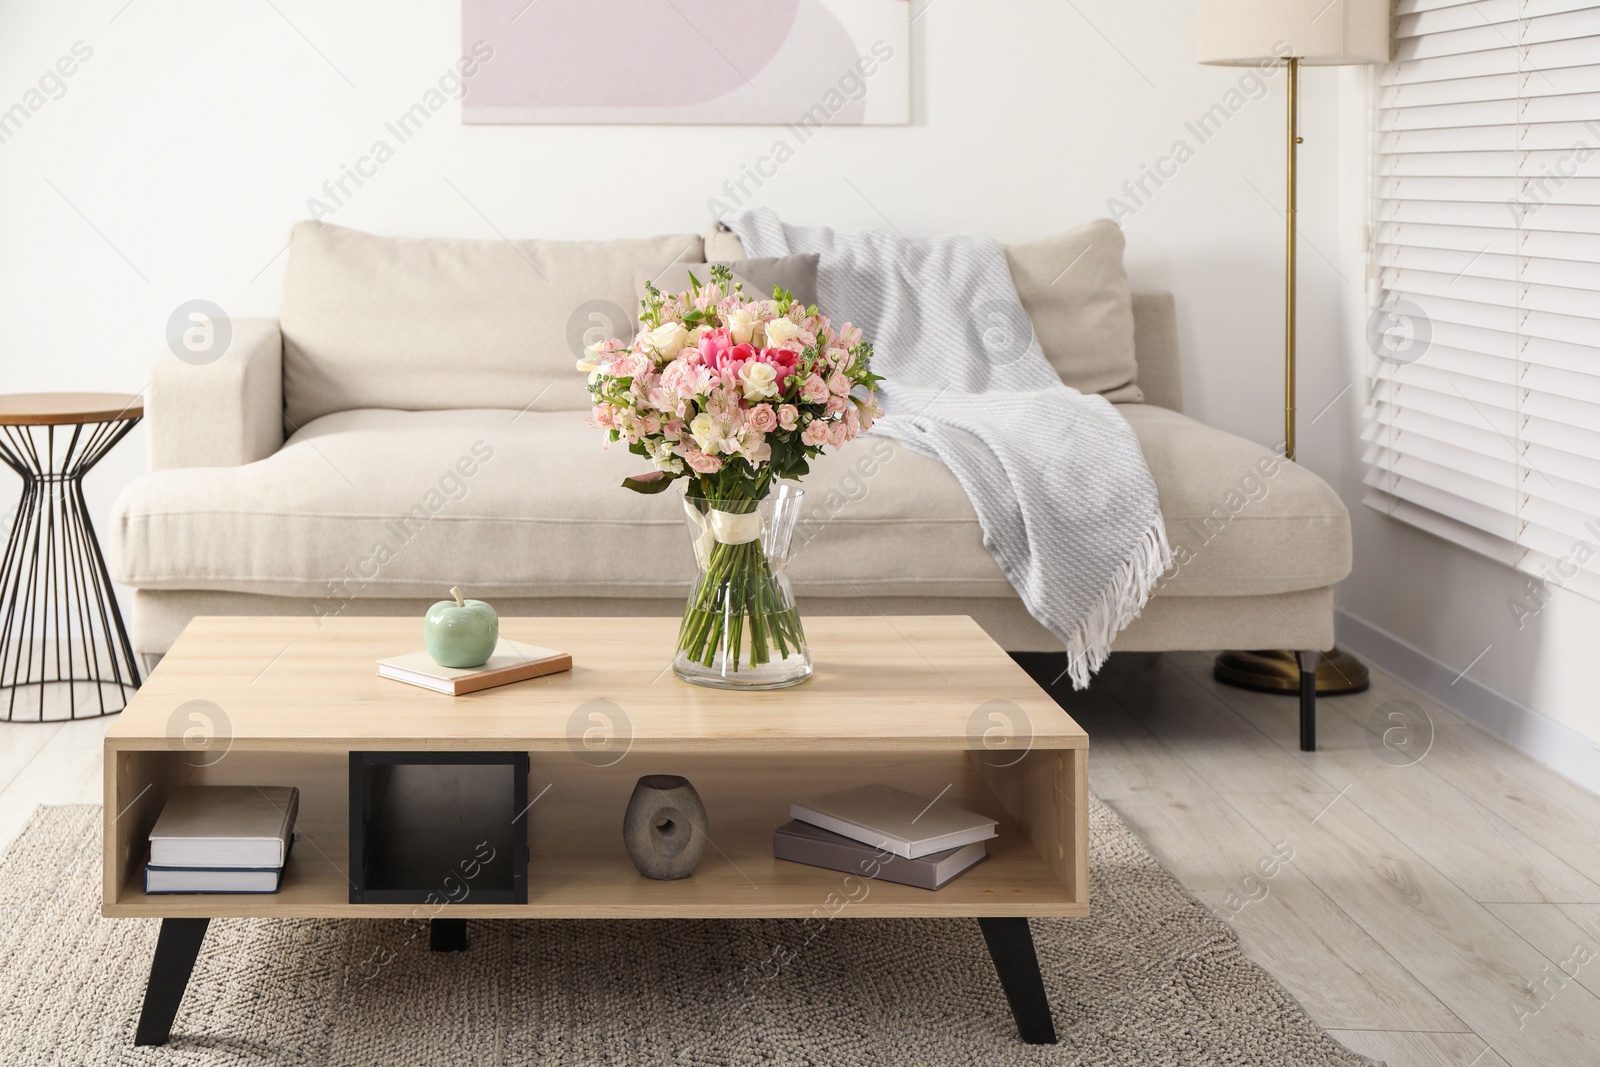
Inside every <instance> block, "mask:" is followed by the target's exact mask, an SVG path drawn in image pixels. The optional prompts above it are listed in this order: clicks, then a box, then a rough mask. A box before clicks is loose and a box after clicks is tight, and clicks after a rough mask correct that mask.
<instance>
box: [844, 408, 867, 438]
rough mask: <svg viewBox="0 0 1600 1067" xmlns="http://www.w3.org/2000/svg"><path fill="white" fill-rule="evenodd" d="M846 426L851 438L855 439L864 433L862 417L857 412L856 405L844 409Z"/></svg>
mask: <svg viewBox="0 0 1600 1067" xmlns="http://www.w3.org/2000/svg"><path fill="white" fill-rule="evenodd" d="M844 425H845V429H846V430H848V431H849V436H850V437H851V438H854V437H855V436H856V435H857V434H859V433H860V432H861V431H862V429H863V427H862V425H861V416H860V415H859V414H858V413H857V412H856V409H855V406H854V405H851V406H850V407H847V408H845V409H844Z"/></svg>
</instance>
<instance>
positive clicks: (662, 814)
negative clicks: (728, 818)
mask: <svg viewBox="0 0 1600 1067" xmlns="http://www.w3.org/2000/svg"><path fill="white" fill-rule="evenodd" d="M709 829H710V827H709V826H708V825H707V822H706V806H705V804H704V803H702V802H701V800H700V794H699V793H696V792H695V791H694V786H692V785H690V784H689V779H687V778H683V777H680V776H678V775H676V774H647V775H645V776H644V777H643V778H640V779H639V783H638V784H637V785H635V786H634V787H633V796H632V798H631V799H629V801H628V813H627V814H626V815H625V816H623V819H622V841H623V843H624V844H625V845H627V846H628V858H629V859H631V860H632V861H633V865H634V866H635V867H637V868H639V873H640V874H642V875H644V876H645V877H646V878H656V879H660V880H662V881H668V880H670V879H673V878H687V877H689V875H690V874H692V873H694V868H695V865H696V864H697V863H699V862H700V857H701V855H703V854H704V853H705V850H706V833H707V831H708V830H709Z"/></svg>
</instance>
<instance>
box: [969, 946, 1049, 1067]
mask: <svg viewBox="0 0 1600 1067" xmlns="http://www.w3.org/2000/svg"><path fill="white" fill-rule="evenodd" d="M978 926H979V928H980V929H982V930H983V939H984V941H985V942H987V943H988V945H989V958H990V959H992V960H994V969H995V973H996V974H998V975H999V976H1000V988H1002V989H1004V990H1005V992H1006V1000H1007V1001H1008V1002H1009V1003H1010V1004H1011V1015H1012V1017H1013V1018H1015V1019H1016V1020H1017V1033H1018V1034H1019V1035H1020V1036H1021V1038H1022V1040H1024V1041H1026V1042H1027V1043H1028V1044H1030V1045H1053V1044H1055V1043H1056V1024H1055V1020H1053V1019H1051V1018H1050V999H1049V997H1047V996H1046V995H1045V992H1044V976H1043V975H1041V974H1040V973H1039V956H1038V954H1037V953H1036V952H1034V950H1033V932H1032V931H1031V930H1029V929H1028V920H1027V919H1015V918H1008V919H979V920H978Z"/></svg>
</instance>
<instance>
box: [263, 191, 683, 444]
mask: <svg viewBox="0 0 1600 1067" xmlns="http://www.w3.org/2000/svg"><path fill="white" fill-rule="evenodd" d="M703 253H704V244H703V242H702V241H701V239H700V237H699V236H698V235H695V234H674V235H668V236H662V237H651V238H644V239H639V240H619V241H502V240H496V241H468V240H452V239H443V238H404V237H377V236H374V235H372V234H366V233H360V232H358V231H356V230H347V229H345V228H343V227H340V226H332V225H329V224H328V223H325V222H301V223H298V224H297V225H296V226H295V227H294V229H293V230H292V231H291V233H290V237H289V259H288V265H287V267H286V268H285V271H284V282H283V309H282V313H281V322H282V327H283V398H284V412H285V415H286V418H287V421H288V423H289V427H290V429H291V430H293V429H295V428H297V427H302V426H305V425H306V424H307V423H308V422H310V421H311V420H313V419H316V418H320V417H321V416H323V415H328V414H331V413H333V412H336V411H349V410H353V409H357V408H404V409H411V410H437V409H446V408H488V407H499V408H512V409H517V410H520V409H522V408H523V407H525V406H527V405H530V404H532V405H533V407H534V408H535V409H538V410H576V409H579V408H586V407H587V406H588V393H587V391H586V390H585V389H584V383H583V377H582V376H581V375H579V374H576V373H575V372H574V371H573V369H572V365H573V362H574V361H575V360H576V359H577V356H578V351H579V350H581V349H582V347H583V345H584V344H586V343H588V342H589V341H593V340H596V339H597V337H598V335H599V334H600V333H602V332H604V333H605V335H606V336H611V335H613V334H628V333H630V332H631V330H632V324H633V321H634V316H635V314H636V309H637V306H638V305H637V302H636V300H637V298H636V297H635V296H634V279H635V278H636V277H637V276H638V275H639V274H640V273H648V272H651V271H656V270H659V269H661V268H662V267H663V266H665V265H666V264H668V263H671V262H673V261H675V260H678V259H684V260H688V261H690V262H699V261H701V260H703V259H704V258H705V256H704V254H703Z"/></svg>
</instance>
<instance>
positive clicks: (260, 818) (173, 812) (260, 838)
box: [150, 785, 300, 868]
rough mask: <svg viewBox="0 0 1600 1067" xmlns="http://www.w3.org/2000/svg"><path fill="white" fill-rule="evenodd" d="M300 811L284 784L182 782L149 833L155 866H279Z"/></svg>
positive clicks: (293, 790)
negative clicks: (192, 783)
mask: <svg viewBox="0 0 1600 1067" xmlns="http://www.w3.org/2000/svg"><path fill="white" fill-rule="evenodd" d="M299 811H300V790H298V789H296V788H295V787H294V786H288V785H263V786H254V785H186V786H182V787H181V788H178V789H175V790H173V792H172V796H170V797H168V798H167V803H166V806H165V807H163V808H162V809H161V816H160V818H158V819H156V824H155V826H154V827H153V828H152V829H151V831H150V863H151V864H152V865H154V866H156V867H209V868H217V867H224V868H239V867H268V868H276V867H282V866H283V864H284V861H285V860H286V859H288V856H289V836H290V835H291V834H292V833H293V832H294V820H295V816H297V815H298V814H299Z"/></svg>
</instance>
